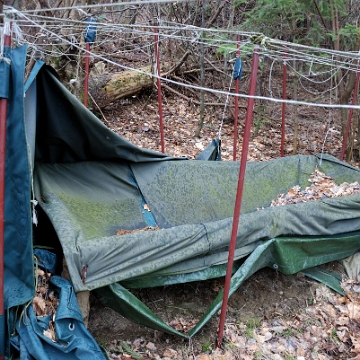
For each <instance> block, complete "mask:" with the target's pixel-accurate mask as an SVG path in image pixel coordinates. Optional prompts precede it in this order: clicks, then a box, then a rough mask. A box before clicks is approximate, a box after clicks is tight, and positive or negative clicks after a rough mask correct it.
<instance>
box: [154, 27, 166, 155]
mask: <svg viewBox="0 0 360 360" xmlns="http://www.w3.org/2000/svg"><path fill="white" fill-rule="evenodd" d="M157 26H158V24H157V23H155V25H154V33H155V34H154V39H155V59H156V73H157V92H158V105H159V119H160V138H161V152H162V153H165V145H164V123H163V112H162V92H161V82H160V55H159V31H158V28H157Z"/></svg>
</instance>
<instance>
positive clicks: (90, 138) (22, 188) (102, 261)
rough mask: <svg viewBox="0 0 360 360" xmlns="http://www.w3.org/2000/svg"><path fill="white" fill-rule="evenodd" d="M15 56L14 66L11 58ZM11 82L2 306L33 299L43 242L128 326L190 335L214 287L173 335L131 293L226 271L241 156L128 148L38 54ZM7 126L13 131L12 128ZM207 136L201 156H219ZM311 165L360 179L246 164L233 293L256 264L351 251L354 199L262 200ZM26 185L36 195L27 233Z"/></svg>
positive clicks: (291, 269) (324, 163) (359, 226)
mask: <svg viewBox="0 0 360 360" xmlns="http://www.w3.org/2000/svg"><path fill="white" fill-rule="evenodd" d="M11 56H12V57H14V58H15V60H14V62H13V66H12V67H13V70H12V72H13V73H14V75H13V76H14V79H15V78H17V77H18V73H23V67H24V63H23V60H24V57H25V55H24V50H21V49H20V50H13V51H12V55H11ZM18 56H19V57H22V61H18V65H15V64H16V58H17V57H18ZM15 66H18V68H17V70H16V69H15V68H14V67H15ZM13 88H14V97H13V98H12V99H11V101H10V105H9V109H10V111H9V119H8V120H9V121H8V130H9V135H8V138H9V144H8V152H9V155H8V158H7V161H8V162H7V164H8V165H7V166H9V170H7V173H8V174H9V177H8V178H7V182H6V186H7V194H8V198H7V200H6V216H7V219H6V228H7V232H6V239H5V240H6V247H5V266H6V274H7V275H6V304H7V308H8V309H10V308H12V307H16V306H18V305H22V304H25V303H27V302H28V301H29V300H31V296H32V294H33V271H32V267H33V261H32V252H33V247H34V248H37V247H44V246H45V247H47V248H51V249H52V250H53V251H54V252H55V253H58V254H59V255H61V254H62V252H63V254H64V256H65V259H66V262H67V265H68V268H69V272H70V276H71V282H72V285H73V287H74V289H75V291H76V292H80V291H85V290H95V291H96V293H97V295H98V296H99V297H100V299H101V300H102V301H103V302H104V303H105V304H107V305H108V306H111V307H112V308H114V309H115V310H117V311H119V312H120V313H121V314H123V315H124V316H126V317H128V318H130V319H132V320H134V321H137V322H140V323H142V324H144V325H147V326H151V327H153V328H155V329H160V330H162V331H167V332H170V333H174V334H178V335H181V336H193V335H194V334H195V333H196V332H197V331H198V330H199V329H200V328H201V327H202V326H203V325H204V324H205V323H206V322H207V321H208V320H209V319H210V318H211V316H212V315H214V314H215V313H216V312H217V311H218V310H219V308H220V306H221V296H222V294H221V293H220V294H219V296H218V297H217V298H216V299H215V300H214V302H213V304H212V305H211V306H210V307H209V309H208V310H207V312H206V313H205V314H204V316H203V318H202V319H201V320H200V322H199V323H198V324H197V325H196V326H195V327H194V328H193V329H192V330H190V331H189V332H188V333H187V334H181V333H179V332H177V331H176V330H174V329H172V328H171V327H170V326H168V325H167V324H165V323H164V322H163V321H162V320H161V319H159V318H157V317H156V316H155V314H153V313H152V312H151V311H150V310H149V309H148V308H147V307H146V306H145V305H144V304H143V303H141V301H140V300H138V299H137V298H136V297H135V296H134V295H133V294H132V293H131V292H130V290H129V289H131V288H141V287H151V286H161V285H165V284H175V283H183V282H189V281H196V280H204V279H209V278H214V277H219V276H223V275H224V274H225V269H226V263H227V256H228V246H229V239H230V234H231V227H232V215H233V211H234V202H235V193H236V185H237V178H238V171H239V163H238V162H221V161H208V160H199V159H197V160H188V159H184V158H174V157H170V156H167V155H164V154H161V153H158V152H154V151H150V150H146V149H141V148H139V147H136V146H134V145H133V144H131V143H129V142H128V141H126V140H125V139H123V138H122V137H120V136H119V135H117V134H116V133H114V132H113V131H111V130H110V129H108V128H107V127H106V126H105V125H104V124H103V123H102V122H101V121H100V120H98V119H97V118H96V117H95V115H93V114H92V113H91V112H90V111H89V110H88V109H86V107H84V106H83V105H82V104H81V102H79V101H78V100H77V99H76V98H75V97H74V96H73V95H72V94H71V93H70V92H69V91H68V90H67V89H66V88H65V87H64V86H63V85H62V84H61V83H60V82H59V80H58V77H57V75H56V73H55V72H54V70H53V69H52V68H50V67H49V66H47V65H45V64H43V63H41V62H39V63H37V65H36V66H35V68H34V70H33V72H32V73H31V75H30V77H29V79H28V81H27V83H26V86H25V89H24V87H23V85H22V79H18V80H17V82H16V83H14V85H13ZM24 91H26V97H25V100H24V96H23V95H24ZM24 101H25V103H24ZM24 104H25V105H24ZM24 106H25V108H26V112H25V114H26V116H25V123H26V133H27V137H26V138H25V131H24V118H23V111H22V110H23V107H24ZM11 109H14V111H11ZM16 127H19V130H18V133H20V135H19V134H18V133H15V132H13V131H14V129H13V128H16ZM213 145H214V146H213V147H210V148H209V149H208V150H207V152H208V154H202V155H201V156H202V158H207V157H208V158H216V151H213V150H216V143H215V144H213ZM12 149H13V150H12ZM28 149H29V152H28ZM12 151H14V152H16V155H13V154H12ZM209 154H210V155H209ZM28 155H29V160H28ZM207 155H209V156H207ZM200 158H201V157H200ZM21 162H22V163H21ZM12 167H14V169H12ZM316 167H318V168H319V169H320V170H321V171H323V172H325V173H326V174H327V175H329V176H331V177H332V178H334V180H335V181H336V182H337V183H342V182H344V181H347V182H354V181H358V180H359V179H360V176H359V175H360V171H359V170H358V169H356V168H353V167H351V166H349V165H347V164H346V163H342V162H340V161H338V160H337V159H335V158H334V157H331V156H326V155H324V156H323V157H322V160H321V163H320V161H319V157H318V156H300V155H298V156H291V157H286V158H281V159H277V160H272V161H268V162H264V163H256V162H250V163H248V164H247V173H246V178H245V188H244V195H243V204H242V213H241V219H240V226H239V230H238V235H237V245H236V251H235V264H234V275H233V278H232V284H231V290H230V294H231V293H233V292H234V291H235V290H236V289H237V288H238V287H239V286H240V285H241V283H242V282H243V281H244V280H245V279H246V278H248V277H249V276H250V275H252V274H253V273H254V272H255V271H257V270H259V269H261V268H264V267H271V268H275V269H277V270H279V271H281V272H283V273H285V274H291V273H296V272H298V271H302V270H304V271H307V270H306V269H311V268H313V267H314V266H317V265H320V264H324V263H327V262H330V261H333V260H338V259H342V258H345V257H347V256H349V255H351V254H353V253H355V252H357V251H358V250H359V248H360V195H351V196H346V197H342V198H334V199H323V200H321V201H314V202H309V203H300V204H296V205H288V206H282V207H269V204H270V202H271V200H272V199H274V198H276V197H277V196H278V194H280V193H284V192H287V191H288V190H289V189H290V188H291V187H293V186H294V185H300V186H301V187H305V186H308V184H309V183H308V178H309V176H310V174H311V173H312V172H313V171H314V169H315V168H316ZM15 171H18V173H15V175H14V176H12V173H13V172H15ZM32 174H33V177H32V176H31V175H32ZM32 180H33V194H34V197H35V199H36V201H38V205H37V207H36V210H37V216H38V225H37V226H36V227H34V231H33V232H32V224H31V217H32V216H31V203H30V201H31V199H32V197H31V193H32V192H31V184H32ZM12 187H13V190H11V189H12ZM259 208H264V209H263V210H258V209H259ZM20 222H21V223H20ZM135 230H139V231H135ZM32 233H33V234H32ZM310 272H311V271H310V270H309V273H310ZM314 276H316V275H314ZM9 280H11V281H9ZM15 299H16V300H15Z"/></svg>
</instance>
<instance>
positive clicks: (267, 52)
mask: <svg viewBox="0 0 360 360" xmlns="http://www.w3.org/2000/svg"><path fill="white" fill-rule="evenodd" d="M140 3H142V4H143V2H140ZM122 4H125V3H122ZM62 10H63V9H62ZM17 15H18V17H19V18H20V19H21V21H27V22H28V23H29V26H32V27H37V28H39V29H40V31H42V32H43V33H44V34H45V36H46V38H47V39H49V38H52V39H54V40H56V39H57V40H60V41H61V42H62V44H68V45H69V46H73V47H75V48H77V49H78V50H80V51H81V52H83V51H84V49H83V47H81V46H80V45H78V44H77V43H74V42H71V41H69V40H68V39H67V38H65V37H64V36H62V35H58V34H57V33H56V32H55V31H52V30H49V27H48V25H47V24H44V25H42V24H41V23H39V22H37V21H36V18H35V20H33V19H32V18H33V16H30V15H29V14H27V13H26V12H17ZM80 23H82V24H85V22H80ZM97 26H98V31H99V33H101V28H102V26H101V24H97ZM112 26H114V27H113V29H119V28H120V29H125V27H124V26H121V27H119V26H118V27H116V26H115V25H114V24H113V25H112ZM141 27H142V29H146V31H144V30H140V29H141ZM107 28H111V27H109V25H107ZM131 28H133V29H137V32H138V34H144V35H145V36H153V32H151V33H150V31H147V29H151V30H152V29H153V26H152V25H148V24H138V25H136V26H132V27H131ZM160 28H161V29H167V30H169V29H171V30H172V31H176V32H178V31H185V30H186V31H189V30H191V31H194V30H196V31H200V30H204V31H208V32H209V33H213V30H211V31H210V30H209V29H202V28H199V27H194V26H188V25H186V26H183V25H181V24H180V25H179V26H178V27H174V26H171V27H169V26H167V27H166V26H163V25H159V29H160ZM54 30H56V28H55V29H54ZM215 32H218V31H215ZM222 33H224V32H222ZM226 33H227V34H231V31H230V32H226ZM78 34H80V32H78ZM241 34H242V35H244V34H243V33H241ZM245 34H246V36H247V39H246V41H245V43H249V39H250V37H251V36H254V33H245ZM74 37H75V35H74ZM161 37H162V38H167V39H175V40H181V41H186V40H187V39H190V37H189V38H186V37H184V36H183V35H181V36H178V35H174V32H173V33H172V34H166V33H161ZM192 39H193V38H191V40H192ZM199 41H200V40H197V42H198V43H199ZM226 43H228V44H235V43H236V41H230V40H228V41H226ZM261 43H262V44H263V47H262V49H261V55H262V56H267V57H269V58H270V59H275V60H276V59H278V60H279V61H283V54H284V53H285V52H286V53H287V54H288V55H287V56H288V57H287V60H289V61H290V60H291V58H292V57H293V58H297V60H299V58H300V55H301V58H302V60H303V61H309V60H312V61H314V62H316V63H318V64H321V65H324V66H325V65H326V64H327V63H328V62H329V60H328V59H326V61H325V60H324V57H323V54H324V52H323V53H322V56H321V57H320V56H316V55H315V52H316V53H319V52H320V51H323V49H318V48H311V47H305V46H299V45H298V44H291V43H286V42H281V41H278V40H273V39H269V38H266V37H263V38H262V40H261ZM32 44H33V45H34V46H36V47H37V48H38V49H40V45H39V44H35V41H33V43H32ZM49 44H50V43H49ZM151 44H152V42H151V43H148V44H147V46H151ZM142 45H143V44H142ZM206 45H207V46H213V45H212V44H210V43H206ZM215 45H218V44H216V43H215ZM270 45H271V47H274V48H275V50H271V49H267V47H268V46H270ZM280 46H282V48H280ZM292 47H293V48H292ZM299 49H306V50H309V49H313V51H314V54H312V55H311V54H310V55H308V54H305V53H304V52H300V51H299ZM285 50H286V51H285ZM325 52H326V51H325ZM47 53H48V54H51V53H52V54H55V55H58V53H57V50H56V51H55V50H51V51H49V50H47ZM242 54H243V52H242ZM327 54H332V56H333V58H334V56H335V55H336V56H339V54H341V55H342V56H343V58H344V59H345V60H346V61H343V64H344V65H346V66H347V68H348V70H350V69H351V70H352V67H353V64H352V63H350V62H348V61H349V59H350V56H351V57H352V60H353V59H354V58H360V55H359V54H357V53H356V54H354V53H349V52H343V53H342V52H334V51H327ZM91 55H92V56H93V58H95V59H98V60H102V61H104V62H106V63H108V64H111V65H113V66H116V67H119V68H121V69H124V70H133V71H136V72H138V73H142V74H146V75H149V76H155V77H156V78H157V77H158V76H157V74H155V75H154V74H151V73H147V72H144V71H142V70H139V69H136V68H133V67H130V66H126V65H123V64H120V63H117V62H114V61H112V60H110V59H108V58H107V55H106V54H101V55H99V54H96V53H94V52H91ZM332 61H333V63H332V65H334V60H333V59H332ZM336 66H337V64H336ZM159 78H160V80H162V81H164V82H167V83H171V84H174V85H177V86H182V87H186V88H192V89H194V90H204V91H207V92H210V93H213V94H218V95H225V96H227V97H229V96H238V97H240V98H246V99H248V98H254V99H257V100H265V101H270V102H275V103H283V102H285V103H287V104H296V105H305V106H313V107H324V108H348V109H349V108H354V109H360V106H359V105H340V104H327V103H314V102H307V101H299V100H296V101H295V100H288V99H280V98H274V97H265V96H250V95H245V94H241V93H240V94H233V93H230V91H223V90H218V89H211V88H207V87H201V86H196V85H190V84H184V83H181V82H178V81H174V80H172V79H168V78H163V77H161V76H160V77H159ZM330 78H331V76H330ZM330 78H329V79H330ZM306 79H307V80H309V78H306Z"/></svg>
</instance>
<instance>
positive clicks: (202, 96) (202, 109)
mask: <svg viewBox="0 0 360 360" xmlns="http://www.w3.org/2000/svg"><path fill="white" fill-rule="evenodd" d="M204 5H205V4H204V0H203V1H202V12H201V27H202V28H204V26H205V6H204ZM204 40H205V32H204V31H203V32H202V36H201V44H200V68H201V73H200V79H201V80H200V81H201V87H202V89H201V91H200V120H199V123H198V127H197V129H196V131H195V136H196V137H200V132H201V129H202V127H203V125H204V112H205V105H204V103H205V94H204V90H203V88H204V87H205V65H204V62H205V54H204V51H205V49H204Z"/></svg>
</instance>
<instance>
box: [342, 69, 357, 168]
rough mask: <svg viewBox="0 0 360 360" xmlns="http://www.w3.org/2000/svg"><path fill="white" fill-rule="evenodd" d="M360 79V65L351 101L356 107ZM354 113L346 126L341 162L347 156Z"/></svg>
mask: <svg viewBox="0 0 360 360" xmlns="http://www.w3.org/2000/svg"><path fill="white" fill-rule="evenodd" d="M358 64H359V63H358ZM359 78H360V65H358V70H357V74H356V80H355V86H354V93H353V97H352V100H351V105H355V101H356V97H357V93H358V89H359ZM353 112H354V109H353V108H351V109H350V110H349V116H348V122H347V125H346V130H345V134H344V140H343V145H342V148H341V154H340V160H341V161H342V160H344V156H345V150H346V144H347V139H348V137H349V132H350V127H351V120H352V116H353Z"/></svg>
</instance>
